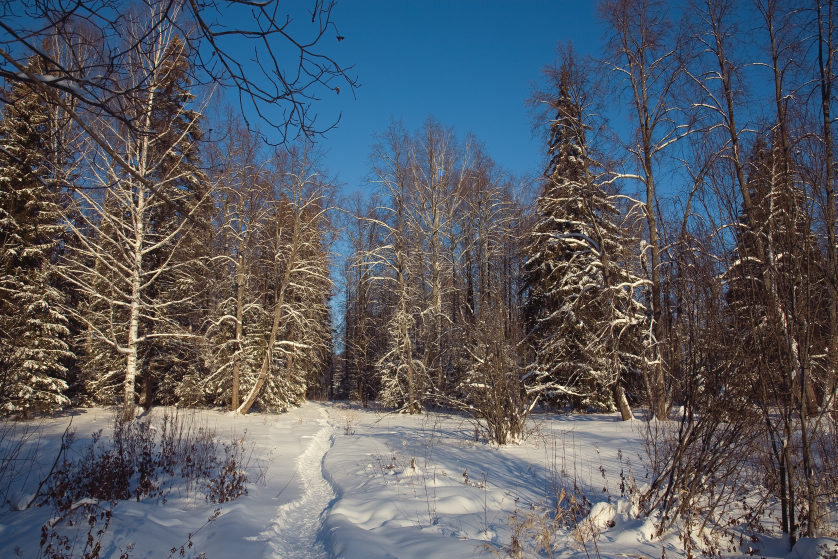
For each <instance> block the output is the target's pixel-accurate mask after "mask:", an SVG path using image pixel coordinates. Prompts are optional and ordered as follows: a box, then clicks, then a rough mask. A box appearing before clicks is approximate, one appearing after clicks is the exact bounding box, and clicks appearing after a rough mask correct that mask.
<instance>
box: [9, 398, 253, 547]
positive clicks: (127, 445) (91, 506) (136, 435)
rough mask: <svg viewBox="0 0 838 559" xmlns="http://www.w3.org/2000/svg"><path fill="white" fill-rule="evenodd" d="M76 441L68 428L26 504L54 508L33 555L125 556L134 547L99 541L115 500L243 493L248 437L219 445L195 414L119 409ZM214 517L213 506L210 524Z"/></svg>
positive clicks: (224, 498)
mask: <svg viewBox="0 0 838 559" xmlns="http://www.w3.org/2000/svg"><path fill="white" fill-rule="evenodd" d="M78 446H79V445H77V444H76V441H75V437H74V435H73V432H72V431H71V430H70V429H69V428H68V430H67V431H65V433H64V435H63V436H62V440H61V447H60V450H59V451H58V454H57V456H56V457H55V460H54V463H53V465H52V468H51V470H50V472H49V473H48V475H47V476H46V478H45V479H44V480H43V481H42V482H41V484H40V485H39V487H38V489H37V491H36V493H35V496H34V497H33V498H32V499H31V500H30V501H29V502H28V503H27V504H25V505H24V507H23V508H26V507H29V506H42V507H49V508H50V509H51V514H50V520H49V521H48V522H46V523H45V524H44V525H43V526H42V528H41V540H40V552H39V555H38V557H42V558H45V559H70V558H77V557H78V558H83V559H97V558H100V557H105V556H107V557H111V556H118V557H120V558H127V557H130V555H131V552H132V550H133V546H132V545H127V546H126V548H125V549H119V550H118V551H114V550H113V549H107V550H106V547H107V546H105V545H104V543H103V542H105V541H106V538H105V536H106V534H107V532H108V528H109V527H110V523H111V518H112V517H113V511H114V509H115V508H116V507H117V506H118V504H119V502H120V501H125V500H129V499H130V500H136V501H144V502H159V503H161V504H165V503H166V502H167V500H168V499H170V498H173V497H177V498H181V499H187V500H192V501H196V500H200V501H204V502H209V503H214V504H221V503H225V502H228V501H232V500H234V499H237V498H238V497H240V496H242V495H245V494H247V492H248V490H247V484H248V476H247V467H248V463H249V461H250V448H249V445H247V444H246V443H245V437H244V436H242V437H241V438H238V439H233V440H232V441H230V442H229V443H220V442H219V440H218V438H217V435H216V433H215V431H214V430H213V429H211V428H209V427H208V426H207V425H205V424H204V425H199V424H197V422H196V420H195V414H188V415H186V416H183V415H180V414H179V413H178V412H177V411H175V412H174V413H169V412H166V413H164V415H163V417H162V418H161V419H160V420H159V421H152V418H151V417H150V416H144V417H139V418H136V419H133V420H130V421H124V420H122V419H121V418H120V416H119V414H116V415H115V417H114V420H113V426H112V430H111V431H110V432H109V433H107V434H105V433H103V432H102V431H101V430H100V431H98V432H96V433H94V434H93V436H92V438H91V440H90V441H89V442H88V443H87V445H86V446H84V447H83V448H82V449H80V450H77V447H78ZM18 454H20V453H19V452H18ZM0 473H1V472H0ZM6 473H8V474H9V475H11V474H12V473H13V472H6ZM1 481H2V480H0V482H1ZM2 486H3V483H0V487H2ZM219 514H220V509H218V508H216V509H215V511H214V512H213V514H212V515H210V517H209V518H208V520H207V524H209V523H211V522H213V521H214V520H215V519H216V518H218V516H219ZM192 535H193V534H190V536H189V539H188V541H187V543H186V544H183V545H180V546H177V547H176V548H172V550H173V555H174V554H180V555H183V554H184V553H185V551H186V550H187V549H190V548H191V547H192V541H191V538H192ZM176 552H177V553H176Z"/></svg>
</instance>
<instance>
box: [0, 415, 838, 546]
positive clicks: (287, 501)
mask: <svg viewBox="0 0 838 559" xmlns="http://www.w3.org/2000/svg"><path fill="white" fill-rule="evenodd" d="M152 413H153V414H162V411H161V410H155V411H153V412H152ZM188 413H194V414H195V417H194V418H193V420H194V421H198V422H200V423H201V424H202V425H206V426H207V427H210V428H213V429H215V431H216V433H217V435H218V437H219V439H220V440H221V441H229V440H232V439H234V438H237V437H241V436H242V435H243V434H244V435H245V440H246V441H247V444H248V445H250V446H249V449H250V451H251V452H252V453H251V454H250V459H249V462H248V463H247V471H248V477H249V479H250V482H251V484H250V486H249V491H248V494H247V495H244V496H242V497H240V498H239V499H237V500H235V501H233V502H228V503H223V504H221V505H215V504H212V503H208V502H207V501H206V500H205V499H204V497H203V495H202V494H200V492H197V491H191V492H186V491H183V490H177V489H175V490H173V491H172V493H171V494H170V495H169V496H168V497H167V499H166V502H165V503H163V502H162V500H161V499H147V500H141V501H139V502H138V501H122V502H120V503H119V504H118V505H117V506H116V507H115V508H114V509H113V517H112V519H111V521H110V525H109V528H108V530H107V532H106V533H105V534H104V535H103V536H102V543H103V551H102V553H101V555H100V556H101V557H119V556H120V554H121V553H123V552H126V551H127V552H128V556H130V557H142V558H160V557H163V558H165V557H170V556H171V557H178V556H180V554H181V552H180V548H181V546H183V547H184V555H185V556H187V557H199V556H201V554H204V556H206V557H208V558H228V557H229V558H236V559H245V558H258V557H267V558H274V557H276V558H298V557H299V558H321V557H322V558H325V557H343V558H347V559H356V558H357V559H376V558H396V557H397V558H413V557H415V558H422V559H431V558H435V557H439V558H452V557H454V558H460V559H465V558H468V557H492V556H506V555H507V553H508V551H510V550H511V549H513V548H515V547H516V546H518V547H519V548H520V550H521V555H522V556H525V557H527V556H538V555H537V554H538V549H539V543H538V541H539V540H538V538H539V537H541V538H543V537H549V538H550V540H551V542H550V544H549V545H550V546H551V547H552V549H553V556H557V557H579V558H582V557H584V558H589V557H596V556H600V557H650V558H657V557H661V556H663V555H665V556H666V557H675V556H683V555H684V552H683V551H682V550H681V547H680V545H679V542H678V541H677V539H676V538H674V537H665V538H663V539H655V538H653V537H652V532H653V523H652V522H651V521H649V520H644V519H638V518H636V517H635V516H634V515H633V514H631V512H632V511H631V499H630V497H629V496H628V495H627V491H626V490H627V488H630V487H631V485H632V483H631V478H632V476H637V478H638V479H639V480H641V481H642V478H643V477H644V475H645V471H644V470H643V466H642V464H641V461H640V453H641V452H642V449H643V437H642V433H641V432H640V422H622V421H619V418H618V417H617V416H616V415H572V416H549V417H548V416H536V417H534V418H533V419H532V421H531V424H530V435H529V436H528V437H527V439H526V440H525V441H523V442H521V443H520V444H517V445H509V446H506V447H502V448H497V447H494V446H491V445H487V444H486V443H485V442H481V441H476V440H475V430H474V425H473V424H472V423H471V422H470V421H469V420H468V419H467V418H464V417H460V416H457V415H452V414H439V413H426V414H422V415H415V416H410V415H399V414H392V413H384V412H380V411H379V412H375V411H369V410H361V409H358V408H356V407H350V406H346V405H335V404H318V403H306V404H305V405H303V406H302V407H300V408H297V409H294V410H292V411H290V412H289V413H286V414H282V415H268V414H250V415H247V416H244V417H242V416H235V415H231V414H226V413H222V412H211V411H200V412H188ZM71 418H72V421H73V427H74V429H75V431H76V433H77V437H76V438H77V442H76V446H75V447H74V448H77V449H78V450H77V451H78V452H80V451H81V450H82V449H83V447H84V445H85V444H86V443H85V438H86V437H89V436H90V435H91V434H92V433H94V432H95V431H97V430H99V429H103V430H104V431H105V432H107V430H108V429H109V427H110V425H111V422H112V418H113V412H112V411H109V410H104V409H88V410H77V411H74V412H73V413H72V414H67V415H65V416H62V417H59V418H55V419H50V420H47V421H43V422H40V423H38V424H37V425H31V426H32V427H37V429H38V436H36V437H30V440H29V442H28V443H27V445H28V447H27V448H26V449H24V451H23V452H22V453H21V455H22V456H36V458H35V459H34V460H33V461H32V462H28V463H27V464H28V465H27V468H26V472H25V474H26V475H23V476H22V477H20V478H19V479H18V480H17V482H16V484H15V486H14V487H12V489H11V491H9V497H10V499H9V500H10V503H9V504H6V505H5V506H4V507H3V509H2V512H0V557H16V556H21V557H38V556H39V542H40V539H41V527H42V526H43V525H44V524H45V523H47V522H48V521H49V519H50V514H51V512H50V510H49V507H33V508H29V509H27V510H13V509H14V508H16V507H19V505H20V504H21V503H25V502H27V501H28V500H29V496H31V495H32V494H33V493H34V491H35V489H36V487H37V484H38V481H39V479H40V478H41V477H42V475H43V474H44V473H45V472H47V471H49V469H50V467H51V466H52V462H53V460H54V456H55V452H56V451H57V449H58V448H59V445H60V439H61V434H62V433H63V431H64V428H65V427H66V425H67V423H68V422H69V421H70V419H71ZM16 428H17V429H20V426H19V425H18V426H17V427H16ZM7 442H8V441H7ZM36 445H37V450H38V452H37V454H36V455H35V454H33V453H31V451H33V450H34V449H35V448H36ZM0 456H2V454H0ZM582 495H584V496H585V497H586V498H587V499H588V500H589V501H590V503H591V504H592V507H591V509H590V510H591V512H590V514H589V515H588V517H587V520H582V521H579V520H578V519H576V518H575V517H573V516H572V515H570V514H569V515H568V517H567V519H566V522H564V523H561V522H557V521H555V520H554V515H552V514H549V513H547V512H546V507H552V506H553V505H554V504H555V502H556V500H557V498H558V499H562V500H563V503H564V504H565V505H566V508H572V506H573V503H574V499H577V500H576V502H577V503H580V502H581V498H582V497H581V496H582ZM219 508H220V514H219V515H218V516H217V518H215V519H214V520H212V521H210V522H207V520H208V519H209V518H210V517H212V516H213V513H214V511H215V510H216V509H219ZM550 510H554V509H553V508H551V509H550ZM82 524H83V523H82ZM65 528H66V527H65ZM77 528H78V525H77ZM83 528H85V530H82V531H81V532H80V533H81V534H82V535H83V536H86V533H87V530H86V528H87V527H86V526H83ZM66 529H68V530H70V528H66ZM190 534H191V536H190ZM189 542H191V544H192V546H191V547H189ZM819 543H828V544H829V545H830V546H832V545H833V544H838V542H833V541H831V540H823V541H822V542H819ZM807 546H808V547H809V549H807V548H806V547H807ZM760 547H761V549H760V551H759V553H758V556H764V557H795V558H797V557H816V556H817V547H816V546H814V545H812V543H811V542H803V545H799V546H798V548H797V549H796V550H795V551H796V553H794V554H788V553H787V552H786V551H784V548H783V546H782V544H781V542H778V541H773V540H770V539H766V540H764V541H763V542H762V543H761V545H760ZM542 548H543V546H542ZM172 549H175V552H174V553H172ZM835 549H836V550H837V551H836V552H838V548H835ZM542 555H546V554H544V553H543V551H542ZM742 555H745V553H744V552H743V553H742Z"/></svg>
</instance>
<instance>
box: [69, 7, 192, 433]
mask: <svg viewBox="0 0 838 559" xmlns="http://www.w3.org/2000/svg"><path fill="white" fill-rule="evenodd" d="M124 31H125V33H126V35H127V38H128V40H129V41H136V42H137V43H138V44H142V45H143V47H144V48H143V49H142V50H136V51H134V57H133V58H132V59H131V63H132V66H131V69H132V73H131V74H130V75H129V78H130V80H131V82H129V83H143V84H146V85H145V86H144V87H145V89H144V90H143V91H144V92H145V95H143V96H139V97H137V98H136V99H134V103H135V104H134V105H133V106H132V108H131V109H132V114H133V115H134V118H135V120H136V121H137V122H142V126H143V129H144V130H146V131H147V132H148V133H144V134H139V133H137V131H136V129H132V128H127V127H124V126H120V125H119V124H118V122H117V121H113V120H105V119H100V120H97V121H96V122H95V123H91V124H90V125H89V126H88V128H90V127H92V126H96V127H97V135H98V137H99V140H100V141H98V142H91V144H92V145H91V146H90V150H89V152H88V155H87V157H88V160H87V165H86V171H87V173H89V176H88V177H86V179H85V182H86V184H89V185H90V186H91V187H93V188H91V189H77V190H76V195H75V198H74V204H73V205H72V206H71V207H70V208H67V212H66V214H65V215H66V218H65V223H66V226H67V227H68V228H69V229H70V231H71V232H72V234H73V236H74V237H75V243H73V244H72V245H70V246H71V251H70V253H69V255H68V256H69V257H68V259H67V261H66V263H65V265H64V266H63V268H62V274H63V275H64V277H65V278H66V279H67V281H69V282H70V283H72V284H73V285H74V286H75V287H76V289H78V291H79V293H80V294H81V295H82V296H83V297H84V298H85V299H86V301H87V307H86V309H84V310H82V309H79V308H69V309H68V310H69V312H71V313H72V315H73V316H74V317H76V318H77V319H78V320H80V321H81V322H82V323H83V324H84V325H85V326H86V328H87V329H88V333H89V336H90V338H91V339H95V340H96V341H98V342H100V343H102V344H104V346H105V347H107V348H110V350H111V351H114V352H116V353H118V354H119V355H120V356H121V358H122V359H124V363H123V365H122V367H121V372H119V370H118V369H117V370H115V371H107V370H106V371H100V372H99V374H98V375H97V378H96V379H95V381H94V384H96V385H97V386H98V387H99V388H100V389H102V390H103V393H105V392H107V390H106V388H108V387H110V388H114V386H113V385H114V383H115V382H119V377H121V385H122V390H121V392H122V397H121V399H122V402H123V405H124V413H125V415H126V416H128V417H130V416H133V412H134V405H135V385H136V380H137V377H138V375H139V374H140V372H141V369H140V363H139V362H138V358H139V356H140V349H141V345H142V344H144V343H146V342H147V341H149V340H150V339H152V338H157V337H170V336H182V335H188V334H187V333H184V332H178V331H177V328H176V325H175V324H174V323H172V322H171V321H170V320H169V319H168V318H167V314H166V312H165V311H166V310H167V309H171V308H172V307H174V306H176V305H178V304H180V303H183V302H184V301H185V300H187V299H189V298H191V297H192V296H194V295H191V294H185V295H183V297H182V298H180V299H172V300H168V301H166V302H165V303H163V302H162V301H161V300H160V299H155V297H154V296H153V295H152V294H154V293H156V290H157V288H158V287H159V282H160V278H161V277H162V276H165V275H166V274H168V273H174V272H177V271H178V270H181V269H183V268H185V267H186V265H187V261H184V260H180V259H179V258H175V255H176V254H177V253H178V247H179V245H180V243H181V242H183V240H184V239H185V238H186V232H187V231H188V230H189V229H190V227H192V225H193V224H194V220H193V219H191V217H192V216H193V215H194V214H195V213H196V212H198V211H199V210H200V208H201V207H202V206H203V205H204V204H205V203H206V202H207V195H204V198H203V199H199V200H194V199H192V196H191V194H192V193H190V191H189V189H188V188H181V186H183V185H184V184H196V182H197V181H199V179H200V177H199V176H197V175H196V170H195V169H194V168H193V167H191V166H190V165H188V164H187V161H188V158H189V157H190V155H189V153H190V151H191V150H192V149H193V145H194V138H195V137H197V136H199V126H200V116H199V114H198V113H195V112H191V111H187V110H185V109H184V107H182V104H183V103H185V102H186V100H187V99H188V96H184V95H181V94H180V93H178V94H177V99H172V98H166V95H165V93H164V92H166V91H168V92H169V93H172V92H173V90H172V89H171V84H172V81H173V80H177V79H180V76H179V75H178V69H179V68H180V67H181V66H180V62H179V60H182V58H181V57H182V48H183V43H182V42H180V41H179V40H178V39H177V36H176V30H175V28H174V27H173V26H165V27H160V28H158V29H157V30H156V32H155V33H151V34H149V33H146V32H145V29H144V27H143V26H142V24H141V23H140V22H139V21H137V20H132V21H130V22H129V25H127V26H126V27H125V29H124ZM171 103H175V104H179V105H178V106H179V109H178V110H168V109H163V108H164V107H166V106H167V104H171ZM169 108H171V107H169ZM161 109H163V110H161ZM88 140H90V137H88ZM117 159H118V160H119V162H118V163H117V161H116V160H117ZM152 180H154V182H155V183H156V184H157V190H158V191H160V192H163V191H165V192H167V193H168V194H167V198H168V199H174V198H179V199H178V202H179V203H180V204H181V205H182V207H183V208H188V213H187V214H186V215H183V216H181V217H180V218H179V219H177V220H175V221H174V222H170V223H167V225H166V228H165V229H163V228H159V227H158V226H157V225H159V224H155V220H154V217H155V215H156V212H158V211H159V210H160V208H161V207H162V206H163V205H164V204H165V202H164V199H163V198H161V197H159V196H155V195H154V193H153V192H152V191H151V190H150V189H149V188H148V184H149V183H150V182H151V181H152ZM109 372H110V373H116V375H115V377H114V375H112V374H110V375H109V374H108V373H109Z"/></svg>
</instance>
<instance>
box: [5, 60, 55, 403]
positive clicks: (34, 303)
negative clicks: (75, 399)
mask: <svg viewBox="0 0 838 559" xmlns="http://www.w3.org/2000/svg"><path fill="white" fill-rule="evenodd" d="M42 65H43V64H42V63H41V62H40V61H39V60H37V59H35V60H33V61H32V62H31V64H30V69H31V70H32V71H35V72H42V71H43V69H42V68H41V66H42ZM8 98H9V99H10V103H9V104H7V105H6V106H5V108H4V112H3V118H2V120H0V410H2V412H3V413H14V414H24V415H26V414H28V413H29V412H32V411H52V410H55V409H57V408H60V407H61V406H64V405H66V404H67V403H69V400H68V399H67V397H66V396H65V395H64V391H65V390H66V389H67V383H66V382H65V379H64V376H65V373H66V370H67V369H66V360H67V359H68V358H69V357H71V353H70V351H69V347H68V344H67V341H66V340H67V338H68V335H69V330H68V320H67V318H66V317H65V316H64V314H63V313H62V311H61V303H62V301H63V295H62V294H61V293H60V292H59V290H58V289H56V287H55V283H54V280H55V277H54V269H53V265H52V261H51V259H52V257H53V256H54V254H55V251H56V248H57V246H58V244H59V242H60V239H61V237H62V232H63V229H62V227H61V225H60V208H59V206H58V201H57V200H58V188H57V186H56V185H55V181H53V180H52V173H51V171H50V168H49V167H50V165H49V162H50V160H51V158H50V157H49V156H48V153H47V152H48V145H49V144H48V138H49V137H50V133H51V122H50V112H49V111H48V110H46V103H45V101H44V100H43V98H42V97H41V96H39V95H38V93H37V92H36V91H35V90H33V89H31V88H30V87H29V86H27V85H24V84H16V85H15V86H14V87H13V89H12V90H11V92H10V93H9V95H8Z"/></svg>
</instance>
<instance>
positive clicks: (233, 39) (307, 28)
mask: <svg viewBox="0 0 838 559" xmlns="http://www.w3.org/2000/svg"><path fill="white" fill-rule="evenodd" d="M144 3H145V8H144V10H145V11H146V12H149V13H150V15H147V16H145V18H144V19H145V28H146V29H147V30H149V33H155V32H156V31H157V30H158V29H160V28H172V29H174V30H175V32H177V33H178V34H179V35H181V36H182V37H183V38H184V40H185V41H186V50H187V52H188V56H189V57H190V59H191V60H192V62H193V63H192V66H191V67H192V76H191V79H192V81H193V82H194V83H195V84H216V83H221V84H224V85H229V86H232V87H233V88H235V90H236V91H237V92H238V98H239V105H240V107H241V109H242V112H243V113H244V114H245V118H249V119H257V120H262V121H263V122H266V123H268V124H270V125H271V126H272V127H273V128H274V129H275V130H276V131H278V132H279V133H280V135H281V138H282V140H283V141H285V140H289V139H293V138H294V137H296V136H297V135H302V136H304V137H307V138H310V137H312V136H313V135H316V134H319V133H321V132H323V131H324V130H327V129H328V128H330V127H331V126H332V125H333V124H334V123H329V124H326V125H324V126H321V125H320V124H319V123H318V122H317V121H316V114H315V111H314V108H313V107H314V103H315V102H316V100H317V99H318V98H319V97H320V96H321V95H323V94H335V95H336V94H339V93H340V90H341V88H342V87H343V88H345V89H348V90H351V89H353V88H355V87H356V85H357V82H356V80H355V78H353V77H351V76H350V74H349V73H348V72H347V70H348V69H347V68H345V67H344V66H341V65H340V64H339V63H338V62H336V61H335V60H334V59H333V58H332V57H331V56H330V55H329V54H327V53H328V52H329V50H330V49H328V48H325V45H324V44H323V43H324V41H326V40H327V39H332V38H334V40H335V41H336V42H337V43H339V42H340V41H342V40H343V39H344V37H343V36H342V35H341V34H340V32H339V31H338V29H337V27H336V26H335V24H334V22H333V21H332V11H333V9H334V1H332V0H312V1H311V3H310V9H309V10H308V11H307V12H306V11H304V10H301V11H300V12H297V13H295V12H292V11H288V10H286V9H285V7H284V5H283V4H282V3H281V2H280V1H279V0H268V1H267V2H251V1H247V0H234V1H232V2H217V1H215V0H210V1H203V0H176V1H170V2H156V1H154V0H144ZM152 6H154V7H155V9H154V10H150V8H151V7H152ZM1 10H2V13H0V77H2V78H3V79H5V80H6V81H7V82H10V83H20V82H26V83H30V84H37V85H38V86H39V87H43V88H51V89H58V90H61V91H62V92H64V93H65V94H67V95H69V96H70V97H72V98H73V99H74V103H75V104H76V105H77V106H79V107H83V108H84V110H85V111H86V112H93V113H96V114H106V115H109V116H111V117H114V118H116V119H118V120H120V121H122V122H123V123H125V124H127V125H129V126H133V127H136V128H138V129H142V126H143V122H142V119H137V118H136V116H135V115H133V114H132V112H131V111H130V110H128V109H129V107H130V103H131V101H130V99H131V98H134V97H137V96H138V95H143V94H144V92H145V91H146V90H147V89H148V87H149V84H148V83H147V82H142V81H131V80H127V79H126V76H127V75H128V74H130V72H131V69H130V67H131V60H132V59H133V58H134V57H135V56H137V55H138V54H139V53H141V52H142V51H143V49H145V47H146V45H145V39H146V37H145V36H142V35H140V36H137V37H135V38H133V39H132V40H131V41H129V42H127V43H126V42H125V41H124V40H123V30H122V25H123V19H124V18H125V16H126V15H127V14H128V13H129V7H128V4H127V3H125V2H123V1H122V0H94V1H91V2H74V3H67V2H63V1H60V0H37V1H35V2H24V3H4V4H3V7H2V9H1ZM47 37H49V38H51V40H57V41H58V42H60V43H63V44H66V45H67V46H68V47H72V48H75V49H76V50H78V47H79V45H87V46H92V47H95V48H96V50H97V51H98V52H99V53H100V56H99V57H97V58H96V59H92V58H88V59H79V58H75V59H73V60H69V61H68V60H61V59H59V58H56V57H55V56H53V54H54V53H51V52H49V51H47V50H45V49H44V48H43V46H42V41H43V40H44V39H45V38H47ZM243 45H246V47H243ZM241 52H249V54H248V55H247V59H245V58H243V57H242V55H241V54H240V53H241ZM33 55H39V56H43V57H44V58H45V60H48V61H49V63H50V72H49V73H39V72H33V71H32V70H31V69H27V68H26V65H25V61H26V60H27V59H28V58H29V57H31V56H33ZM4 101H5V100H4Z"/></svg>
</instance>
